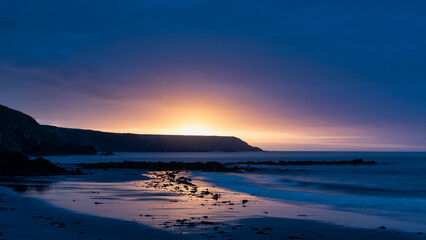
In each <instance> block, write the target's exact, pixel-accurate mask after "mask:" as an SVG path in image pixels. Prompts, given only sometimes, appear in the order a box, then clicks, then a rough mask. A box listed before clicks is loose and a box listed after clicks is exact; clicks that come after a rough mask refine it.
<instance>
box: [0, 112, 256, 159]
mask: <svg viewBox="0 0 426 240" xmlns="http://www.w3.org/2000/svg"><path fill="white" fill-rule="evenodd" d="M0 149H5V150H9V151H17V152H22V153H25V154H28V155H70V154H95V153H96V151H113V152H210V151H226V152H235V151H262V150H261V149H260V148H257V147H252V146H250V145H248V144H247V143H246V142H244V141H242V140H241V139H239V138H236V137H220V136H176V135H145V134H129V133H108V132H100V131H92V130H83V129H71V128H61V127H54V126H46V125H40V124H39V123H37V121H36V120H35V119H33V118H32V117H30V116H28V115H26V114H24V113H22V112H19V111H16V110H13V109H10V108H8V107H5V106H2V105H0Z"/></svg>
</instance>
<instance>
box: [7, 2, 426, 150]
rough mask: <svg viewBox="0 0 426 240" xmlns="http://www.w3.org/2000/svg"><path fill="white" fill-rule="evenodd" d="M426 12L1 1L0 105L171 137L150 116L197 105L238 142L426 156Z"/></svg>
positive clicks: (381, 7) (342, 6) (374, 7)
mask: <svg viewBox="0 0 426 240" xmlns="http://www.w3.org/2000/svg"><path fill="white" fill-rule="evenodd" d="M425 10H426V3H424V2H423V1H320V2H319V1H263V2H262V1H165V0H158V1H118V2H117V1H79V0H77V1H68V2H64V1H19V0H18V1H5V0H1V1H0V103H1V104H4V105H7V106H10V107H13V108H17V109H19V110H21V111H24V112H26V113H29V114H31V115H32V116H34V117H35V118H36V119H37V120H39V121H40V122H41V123H46V124H56V125H61V126H70V127H85V128H93V129H101V130H113V131H131V130H135V129H136V130H137V132H144V131H145V132H150V133H152V132H155V130H156V129H159V131H160V132H161V133H167V131H166V130H165V129H171V128H173V126H172V125H171V124H170V123H159V122H160V121H155V119H156V118H154V117H152V116H154V115H155V116H157V115H158V116H159V113H156V112H157V111H160V110H161V111H167V106H166V105H169V103H170V102H173V103H174V102H176V99H182V98H184V99H185V100H186V101H189V102H193V103H194V105H197V104H198V102H200V100H199V98H200V97H202V98H203V101H206V102H209V103H212V102H213V103H214V104H213V105H214V106H215V109H218V108H221V107H223V106H232V107H230V108H229V109H227V111H230V112H231V114H230V115H233V116H234V115H239V116H240V118H241V119H240V118H238V121H239V122H241V124H242V126H240V128H239V129H236V130H235V131H234V132H235V134H237V135H238V133H242V135H243V137H244V138H245V139H248V140H249V142H250V143H254V144H257V145H260V146H262V147H264V148H267V149H274V150H277V149H283V150H395V151H397V150H419V151H420V150H426V139H425V132H426V127H425V124H424V123H425V122H426V111H425V110H426V95H425V94H424V92H425V90H426V81H425V80H426V79H425V78H426V71H425V69H424V62H425V61H424V57H425V56H426V45H425V44H424V42H426V32H425V26H426V16H425V14H424V12H425ZM191 99H192V100H191ZM188 104H190V103H185V106H186V107H187V106H188ZM197 106H199V104H198V105H197ZM176 108H178V107H177V106H176ZM159 109H160V110H159ZM135 111H139V112H138V113H137V114H136V113H134V112H135ZM120 114H121V115H122V118H123V119H120V116H115V117H114V121H112V120H111V122H110V123H109V122H108V121H107V119H106V118H105V117H106V116H111V115H120ZM156 114H157V115H156ZM194 114H196V113H194ZM218 114H219V113H218ZM158 116H157V117H158ZM130 117H133V118H140V121H138V122H137V123H135V122H129V121H128V120H126V119H127V118H130ZM189 117H191V116H189ZM196 117H197V116H194V118H196ZM151 118H152V119H151ZM217 118H222V116H218V117H217ZM99 119H102V123H99V122H100V121H99ZM144 119H151V120H146V121H144ZM96 120H97V121H96ZM120 122H122V125H121V126H118V123H120ZM155 122H157V124H155ZM262 126H263V127H262ZM214 128H215V129H218V128H222V129H225V130H226V131H227V132H229V133H233V131H232V130H233V129H232V124H222V125H221V124H217V125H216V126H214ZM261 132H268V133H270V134H272V133H273V135H274V137H271V138H270V139H268V140H265V141H263V140H262V139H259V138H262V137H261V136H262V135H261V134H260V133H261ZM171 133H173V131H171ZM218 133H219V132H218ZM250 134H251V135H250ZM280 134H281V135H282V136H285V137H280ZM292 137H294V139H298V140H297V141H296V140H295V141H292V140H291V138H292ZM330 139H331V140H330ZM342 143H344V144H343V145H342Z"/></svg>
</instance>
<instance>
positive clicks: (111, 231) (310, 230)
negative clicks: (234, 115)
mask: <svg viewBox="0 0 426 240" xmlns="http://www.w3.org/2000/svg"><path fill="white" fill-rule="evenodd" d="M141 173H143V172H141V171H138V170H106V171H105V170H95V171H94V172H93V175H80V176H72V177H66V176H62V177H59V178H56V180H55V177H50V178H48V179H50V180H53V182H54V184H52V186H53V187H54V188H57V187H58V185H61V184H63V183H64V182H65V185H63V186H59V191H53V192H52V193H50V195H51V196H52V197H53V198H51V199H50V200H52V199H56V200H58V199H59V198H63V199H65V203H68V204H70V205H68V207H67V205H61V204H58V203H60V202H55V201H56V200H55V201H53V202H52V201H49V197H47V198H46V196H45V195H49V191H51V189H50V190H49V189H47V190H46V192H42V191H43V190H41V189H33V190H31V191H33V192H38V193H36V194H41V195H43V197H32V196H34V195H32V194H30V195H27V194H21V193H17V192H15V191H14V190H12V189H11V188H7V187H0V207H2V208H1V209H3V210H4V211H1V214H0V226H1V228H0V232H1V233H2V234H1V235H3V236H0V239H7V240H11V239H12V240H13V239H98V240H99V239H102V240H105V239H124V240H125V239H137V238H144V239H234V240H236V239H241V240H247V239H265V240H266V239H318V240H320V239H336V240H337V239H349V240H351V239H354V240H355V239H362V238H364V239H378V240H380V239H383V240H384V239H401V240H402V239H424V236H425V235H424V234H416V233H415V232H410V233H407V232H402V231H401V232H398V231H397V230H394V229H391V228H386V229H380V228H379V227H380V225H377V226H372V228H370V229H364V228H357V227H355V226H352V227H351V226H344V225H334V224H331V223H325V222H322V221H316V220H308V219H306V218H305V217H299V218H300V219H294V218H286V217H285V215H277V214H276V213H274V212H273V210H272V209H271V210H268V209H265V207H264V206H263V205H265V204H268V200H262V201H261V202H256V197H255V196H249V195H247V194H245V195H244V194H243V193H239V192H235V191H231V190H227V189H226V188H220V187H212V186H207V185H200V184H202V182H204V184H213V182H211V181H208V182H206V181H200V180H199V178H198V177H196V178H195V179H192V182H193V183H194V184H195V185H197V186H198V187H199V188H200V190H202V189H204V187H209V189H210V191H211V194H210V195H205V197H204V198H201V199H199V198H196V200H195V202H192V203H190V200H189V198H188V195H185V194H181V193H182V192H170V191H169V190H170V189H174V188H175V187H176V186H179V184H177V185H176V184H174V185H171V186H170V188H169V189H165V188H163V187H162V184H164V183H166V182H162V181H160V182H151V190H150V189H148V190H143V188H140V187H138V188H137V189H134V190H135V191H134V192H133V193H134V194H135V196H134V199H129V197H130V196H129V195H128V194H127V195H126V196H125V197H124V199H127V200H128V202H127V203H125V202H120V201H118V202H114V201H116V199H112V198H111V196H109V195H108V192H107V191H106V190H107V189H105V188H104V189H102V188H101V192H100V193H99V192H91V191H99V189H97V188H96V187H99V186H102V187H104V186H107V187H110V186H111V185H113V184H118V185H122V186H123V185H124V186H126V185H133V183H136V182H138V181H142V182H145V180H149V179H150V178H148V177H147V176H146V175H141ZM200 173H201V172H200ZM191 175H192V174H191ZM192 176H193V175H192ZM51 178H52V179H51ZM151 179H154V178H151ZM176 179H178V178H177V176H176ZM197 179H198V180H197ZM31 180H36V181H37V180H43V178H39V177H38V178H32V179H31ZM44 180H46V179H44ZM154 180H155V179H154ZM157 180H158V179H157ZM55 181H56V182H55ZM183 181H185V179H183ZM67 182H68V183H67ZM67 184H68V185H67ZM81 184H82V185H81ZM87 184H89V185H87ZM152 184H154V185H152ZM71 185H74V188H73V189H69V187H70V186H71ZM93 186H95V187H93ZM152 186H155V187H154V188H153V189H152ZM180 186H181V187H182V186H183V184H182V185H180ZM190 186H191V185H190ZM133 187H134V186H133ZM66 189H68V190H66ZM110 189H111V192H114V191H116V190H117V188H110ZM62 190H64V191H62ZM76 190H77V191H76ZM122 190H125V191H128V190H126V189H122ZM61 191H62V192H61ZM78 191H80V192H84V194H86V195H85V196H83V198H80V199H77V198H76V199H77V200H76V202H75V203H74V204H73V203H72V199H74V198H75V197H78V196H79V193H76V192H78ZM74 193H76V194H77V195H72V194H74ZM128 193H131V192H128ZM147 193H149V194H147ZM213 193H219V194H220V198H219V202H221V203H222V204H218V202H217V200H216V201H213V200H212V195H213ZM236 193H237V195H235V194H236ZM3 194H5V195H3ZM36 194H35V195H36ZM117 194H119V193H117ZM80 197H81V194H80ZM84 197H88V198H87V199H86V200H87V201H84ZM197 199H198V200H197ZM241 199H248V203H247V204H245V205H246V207H243V205H244V204H243V205H241ZM135 200H137V201H135ZM205 200H208V202H204V203H205V204H206V206H205V207H204V206H203V207H200V206H199V205H200V204H199V203H200V201H205ZM226 200H231V201H232V205H231V202H229V201H226ZM94 201H99V202H100V203H101V204H100V205H96V203H95V204H93V203H94ZM197 201H198V202H197ZM223 201H225V202H227V203H225V204H223ZM207 203H208V204H207ZM132 204H134V205H133V206H139V207H137V208H132ZM152 204H154V205H152ZM180 204H183V205H180ZM155 205H157V206H158V207H159V209H157V210H155V207H152V206H155ZM197 205H198V207H197ZM207 205H209V206H207ZM70 206H73V207H71V208H70ZM182 207H184V208H182ZM185 207H186V208H185ZM230 207H231V208H232V209H233V210H229V209H230ZM111 208H117V209H115V210H113V209H111ZM144 208H145V210H144ZM210 208H211V209H212V210H209V209H210ZM12 209H14V210H12ZM125 209H127V212H123V210H125ZM147 209H148V211H146V210H147ZM162 209H165V210H162ZM188 209H192V211H193V212H192V213H188ZM264 210H268V211H269V214H268V213H266V214H265V213H263V211H264ZM97 211H98V212H97ZM99 211H100V212H99ZM105 211H116V212H117V211H118V212H120V213H121V214H124V215H123V216H125V217H123V216H117V215H115V216H114V215H108V214H107V212H105ZM160 211H169V212H170V213H171V215H172V217H173V218H168V219H160V218H161V217H162V216H161V213H160ZM203 211H204V213H203ZM291 211H292V210H291V209H287V210H284V212H287V214H290V212H291ZM293 211H295V209H293ZM141 212H143V214H150V215H149V217H146V216H148V215H144V216H141V217H139V213H141ZM253 212H255V214H252V213H253ZM151 214H152V215H151ZM186 214H189V215H186ZM191 214H193V215H191ZM200 214H202V215H204V214H206V215H208V216H209V218H208V219H206V222H207V221H208V222H211V221H213V222H216V223H215V224H214V225H209V226H208V225H206V226H203V225H199V224H197V222H200V220H196V218H194V220H192V218H191V216H197V215H199V216H202V215H200ZM215 214H216V215H215ZM217 214H219V215H217ZM311 214H312V212H311ZM220 215H221V216H220ZM112 217H114V218H112ZM126 217H127V218H126ZM151 217H152V220H151ZM154 217H155V220H154ZM169 217H170V216H169ZM132 218H135V220H133V221H132ZM184 218H185V219H188V221H185V220H183V219H184ZM179 219H182V220H180V221H178V220H179ZM166 220H170V221H172V222H173V223H172V225H173V224H174V226H172V227H169V228H166V227H168V226H165V225H164V224H162V223H164V221H166ZM155 221H157V222H155ZM63 223H65V224H63ZM75 223H77V224H75ZM194 223H195V224H194ZM378 224H380V223H378ZM179 225H180V226H179ZM419 230H422V229H419ZM180 232H183V234H180Z"/></svg>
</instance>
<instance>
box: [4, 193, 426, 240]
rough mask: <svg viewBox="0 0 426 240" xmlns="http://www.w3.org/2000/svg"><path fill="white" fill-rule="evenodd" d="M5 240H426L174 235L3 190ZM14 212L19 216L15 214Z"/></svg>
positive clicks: (367, 235) (338, 233) (304, 234)
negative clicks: (58, 206) (73, 210)
mask: <svg viewBox="0 0 426 240" xmlns="http://www.w3.org/2000/svg"><path fill="white" fill-rule="evenodd" d="M0 194H1V195H0V198H1V201H3V202H1V206H2V209H5V210H4V211H2V214H1V215H0V226H1V229H0V232H1V236H0V238H1V239H7V240H20V239H65V240H68V239H97V240H100V239H102V240H118V239H123V240H126V239H138V238H139V239H235V240H246V239H318V240H320V239H321V240H322V239H331V240H332V239H336V240H337V239H348V240H352V239H353V240H355V239H362V238H364V239H376V240H381V239H383V240H385V239H401V240H402V239H423V238H424V235H419V234H415V233H402V232H395V231H388V230H382V229H377V230H376V229H359V228H348V227H341V226H336V225H331V224H325V223H320V222H315V221H309V220H294V219H285V218H271V217H262V218H250V219H243V220H242V221H239V222H234V223H233V224H235V226H237V227H234V228H233V229H232V234H231V233H230V232H229V231H228V230H227V229H222V230H220V231H212V232H209V233H207V234H201V235H200V234H174V233H171V232H167V231H164V230H159V229H154V228H150V227H148V226H145V225H142V224H138V223H136V222H132V221H123V220H117V219H112V218H105V217H97V216H92V215H86V214H80V213H75V212H72V211H69V210H66V209H62V208H57V207H54V206H52V205H50V204H48V203H45V202H43V201H41V200H38V199H35V198H31V197H26V196H22V195H20V194H18V193H15V192H14V191H13V190H11V189H9V188H6V187H0ZM12 209H14V210H12Z"/></svg>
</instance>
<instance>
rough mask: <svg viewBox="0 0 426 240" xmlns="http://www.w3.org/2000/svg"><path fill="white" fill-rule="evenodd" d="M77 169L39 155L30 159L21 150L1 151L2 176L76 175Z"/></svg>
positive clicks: (0, 170) (0, 168)
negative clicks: (63, 165)
mask: <svg viewBox="0 0 426 240" xmlns="http://www.w3.org/2000/svg"><path fill="white" fill-rule="evenodd" d="M76 174H82V172H81V171H80V170H79V169H77V171H68V170H65V169H63V168H61V167H59V166H57V165H55V164H53V163H51V162H49V161H48V160H46V159H44V158H41V157H38V158H36V159H34V160H30V159H29V158H28V157H27V156H26V155H24V154H23V153H20V152H11V151H7V150H2V151H0V176H50V175H76Z"/></svg>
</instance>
